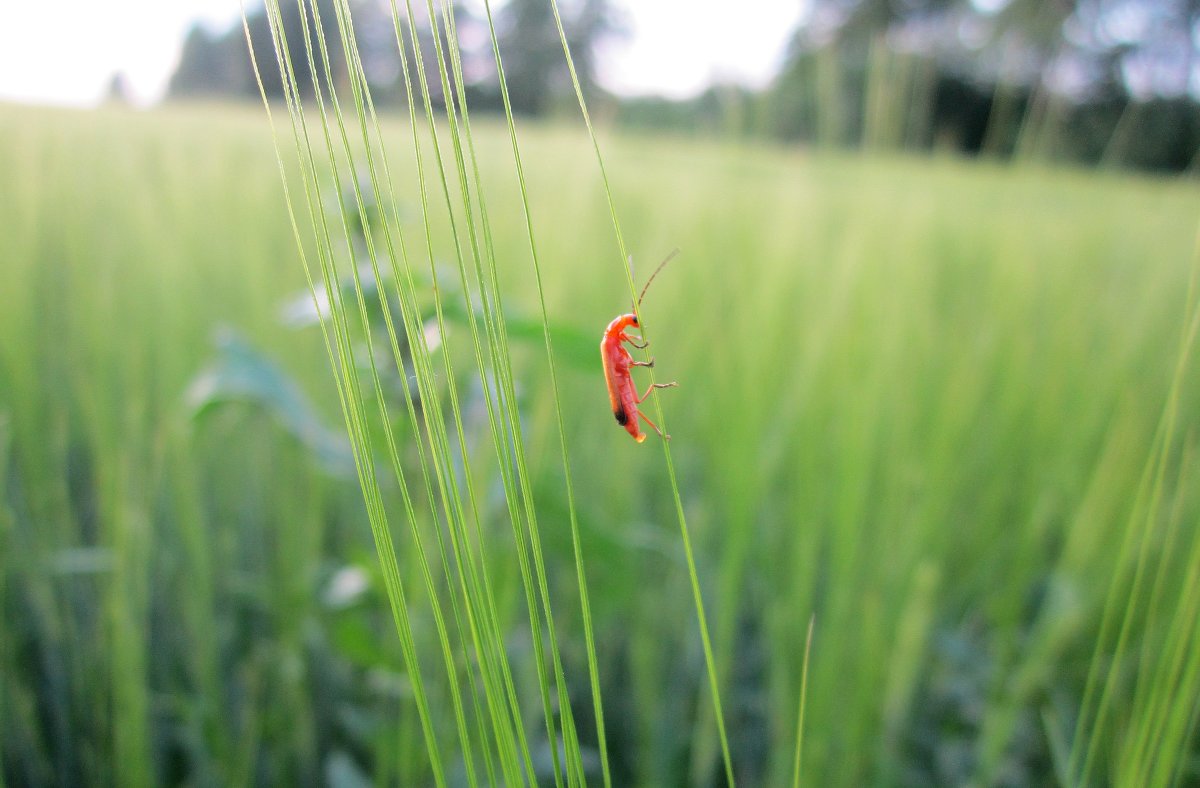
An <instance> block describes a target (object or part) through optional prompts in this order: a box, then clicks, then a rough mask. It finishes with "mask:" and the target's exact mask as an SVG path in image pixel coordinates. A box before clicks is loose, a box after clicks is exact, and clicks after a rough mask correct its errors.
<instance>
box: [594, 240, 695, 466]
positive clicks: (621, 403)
mask: <svg viewBox="0 0 1200 788" xmlns="http://www.w3.org/2000/svg"><path fill="white" fill-rule="evenodd" d="M678 251H679V250H678V249H676V250H675V251H673V252H671V254H669V255H667V259H665V260H663V261H662V262H661V263H659V265H658V268H656V269H654V273H653V274H651V275H650V278H649V279H648V280H647V281H646V286H645V287H643V288H642V294H641V295H640V296H638V300H637V305H638V306H641V305H642V298H643V297H645V295H646V290H648V289H649V288H650V283H651V282H653V281H654V277H656V276H658V272H659V271H661V270H662V269H663V266H665V265H666V264H667V263H669V262H670V261H671V258H673V257H674V256H675V255H676V254H677V253H678ZM631 326H632V327H633V328H640V327H641V324H640V323H639V322H638V316H637V315H636V314H634V313H630V314H627V315H620V316H618V317H617V318H616V319H614V320H613V321H612V322H611V323H609V324H608V328H606V329H604V337H603V338H602V339H601V340H600V357H601V359H602V360H603V361H604V380H605V382H606V383H607V384H608V401H609V404H610V405H612V412H613V416H615V417H616V419H617V424H620V425H621V426H622V427H624V428H625V429H626V430H627V431H628V432H629V434H630V435H632V436H633V439H634V440H636V441H637V442H638V443H641V442H642V441H644V440H646V435H645V433H643V432H642V430H641V428H640V426H639V424H638V419H641V420H642V421H644V422H646V423H647V424H649V425H650V426H651V428H653V429H654V431H655V432H657V433H658V434H659V435H660V436H662V438H663V439H664V440H670V439H671V436H670V435H666V434H664V433H663V431H662V430H660V429H659V428H658V427H657V426H656V425H655V424H654V422H652V421H650V419H648V418H646V414H645V413H642V412H641V411H639V410H638V405H639V404H641V402H642V401H644V400H645V399H646V397H648V396H650V392H651V391H653V390H654V389H665V388H671V387H673V386H678V385H679V384H678V383H676V382H674V381H672V382H670V383H651V384H650V387H649V388H647V389H646V393H645V394H643V395H642V396H640V397H639V396H637V389H635V388H634V387H633V376H632V375H631V374H630V370H631V369H632V368H633V367H652V366H654V359H650V360H649V361H634V360H633V356H631V355H629V351H628V350H626V349H625V346H624V344H623V343H625V342H628V343H629V344H631V345H633V346H634V347H636V348H639V349H641V348H644V347H646V345H647V344H649V343H646V342H643V343H641V344H639V343H638V340H639V339H641V337H631V336H629V335H628V334H626V333H625V329H627V328H629V327H631Z"/></svg>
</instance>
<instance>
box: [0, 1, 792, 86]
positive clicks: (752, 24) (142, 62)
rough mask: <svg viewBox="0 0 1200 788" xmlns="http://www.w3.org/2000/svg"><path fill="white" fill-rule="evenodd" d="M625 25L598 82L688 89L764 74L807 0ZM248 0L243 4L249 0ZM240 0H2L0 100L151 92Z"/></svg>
mask: <svg viewBox="0 0 1200 788" xmlns="http://www.w3.org/2000/svg"><path fill="white" fill-rule="evenodd" d="M615 3H616V4H617V5H618V6H619V7H620V8H621V9H622V10H623V12H624V14H625V19H626V20H627V21H628V23H629V28H630V36H629V37H628V38H627V39H626V40H625V41H624V42H622V43H619V44H614V45H612V46H611V47H609V48H608V49H606V50H605V58H604V61H603V62H602V64H601V68H602V71H601V73H600V75H599V76H600V80H601V82H602V83H603V84H604V85H605V86H606V87H608V88H609V89H611V90H615V91H617V92H620V93H624V94H644V93H660V94H665V95H670V96H673V97H677V98H678V97H685V96H689V95H692V94H695V93H697V92H699V91H700V90H702V89H703V88H704V87H705V86H706V85H708V84H709V83H710V82H712V81H713V80H714V79H716V80H722V81H738V82H743V83H747V84H752V85H762V84H763V83H764V82H765V81H766V80H767V79H769V78H770V76H771V75H772V73H773V72H774V70H775V68H776V67H777V66H778V63H779V60H780V58H781V56H782V54H783V48H784V46H785V45H786V43H787V40H788V37H789V36H790V34H791V32H792V30H793V29H794V27H795V25H796V23H797V21H798V20H799V19H800V15H801V12H802V10H803V8H804V7H805V6H806V5H807V0H741V2H740V3H738V4H737V13H730V9H731V8H732V6H731V5H730V3H729V2H728V0H615ZM248 5H250V4H249V3H248ZM239 15H240V7H239V5H238V0H0V100H8V101H21V102H32V103H47V104H69V105H80V106H87V105H91V104H96V103H97V102H99V101H100V100H101V99H102V98H103V96H104V94H105V91H106V90H107V87H108V83H109V80H110V79H111V78H112V75H113V74H114V73H116V72H118V71H120V72H123V73H124V74H125V75H126V77H127V78H128V79H129V83H130V87H131V89H132V93H133V97H134V99H135V100H137V101H138V102H140V103H143V104H149V103H152V102H154V101H156V100H158V99H159V98H160V97H161V96H162V93H163V90H164V89H165V87H166V83H167V80H168V79H169V78H170V75H171V72H172V71H173V70H174V67H175V64H176V62H177V60H178V57H179V48H180V45H181V43H182V41H183V37H184V35H185V33H186V32H187V29H188V27H189V26H190V25H191V24H192V23H193V22H194V21H197V20H200V21H203V22H204V23H206V24H209V25H212V26H213V27H214V28H216V29H223V28H227V27H228V26H230V25H232V24H234V23H235V22H236V21H237V20H238V18H239Z"/></svg>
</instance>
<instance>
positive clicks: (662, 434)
mask: <svg viewBox="0 0 1200 788" xmlns="http://www.w3.org/2000/svg"><path fill="white" fill-rule="evenodd" d="M647 393H649V392H647ZM638 415H639V416H641V417H642V421H644V422H646V423H647V424H649V425H650V427H651V429H653V430H654V431H655V432H657V433H658V434H659V436H660V437H661V438H662V439H663V440H665V441H669V440H671V436H670V435H667V434H666V433H664V432H663V431H662V430H660V429H659V428H658V425H657V424H655V423H654V422H652V421H650V419H648V418H646V414H645V413H642V412H641V411H640V410H639V411H638Z"/></svg>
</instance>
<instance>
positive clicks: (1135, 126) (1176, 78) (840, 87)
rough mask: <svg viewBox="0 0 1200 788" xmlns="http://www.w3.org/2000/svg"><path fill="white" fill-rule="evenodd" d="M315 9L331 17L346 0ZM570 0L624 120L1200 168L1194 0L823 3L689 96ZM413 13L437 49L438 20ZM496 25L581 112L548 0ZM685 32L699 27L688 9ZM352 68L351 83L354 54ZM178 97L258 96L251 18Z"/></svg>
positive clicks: (544, 103)
mask: <svg viewBox="0 0 1200 788" xmlns="http://www.w3.org/2000/svg"><path fill="white" fill-rule="evenodd" d="M316 7H317V8H318V9H319V11H320V12H321V13H322V14H323V16H325V17H328V19H329V20H330V21H331V22H332V18H333V11H332V0H321V2H318V3H316ZM353 7H354V10H355V19H356V29H357V31H358V36H359V41H360V46H361V47H362V53H363V58H364V61H365V67H366V69H367V72H368V79H369V81H370V83H371V89H372V92H373V94H374V96H375V97H376V99H377V101H379V102H380V103H381V104H384V105H386V104H387V103H389V102H391V103H393V104H397V105H398V104H399V103H400V102H402V101H403V89H404V86H403V85H402V84H400V83H401V81H402V79H401V76H400V71H401V70H400V65H399V56H398V54H397V51H396V46H395V40H394V34H393V32H392V25H391V16H390V14H391V8H390V4H389V2H388V1H387V0H356V2H355V3H353ZM560 7H561V8H562V11H563V15H564V26H565V28H566V30H567V34H568V40H569V42H570V43H571V45H572V51H573V52H574V54H575V58H576V67H577V69H578V72H579V75H580V78H581V81H582V83H583V87H584V90H585V95H586V96H587V98H588V100H589V103H590V104H591V105H592V108H593V111H594V112H597V113H598V114H601V115H607V116H609V117H610V118H611V119H612V120H613V121H614V122H615V123H617V124H618V125H622V126H627V127H633V128H647V129H662V130H672V131H676V132H700V133H704V134H708V135H722V136H725V135H735V136H739V137H751V138H756V139H762V140H779V141H785V142H804V143H809V144H817V145H822V146H837V147H864V148H871V149H891V150H929V149H947V150H956V151H960V152H962V153H967V154H972V155H986V156H992V157H997V158H1001V159H1009V158H1020V159H1040V160H1058V161H1070V162H1077V163H1081V164H1104V165H1110V166H1122V167H1131V168H1137V169H1148V170H1168V171H1181V170H1190V169H1193V168H1194V167H1195V166H1196V164H1197V162H1196V153H1197V151H1198V150H1200V106H1198V105H1197V103H1196V98H1197V96H1198V95H1200V56H1198V49H1200V4H1198V3H1196V2H1195V1H1194V0H1044V1H1043V0H813V1H812V2H811V3H809V4H808V7H807V12H806V13H805V15H804V16H803V18H802V20H801V22H800V24H799V26H798V27H797V29H796V31H795V33H794V34H793V36H792V39H791V43H790V45H789V46H788V49H787V52H786V54H785V57H784V60H783V63H782V64H781V66H780V69H779V72H778V74H777V75H776V77H775V78H774V80H772V81H771V82H770V84H768V85H766V86H765V87H763V88H762V89H758V90H755V89H750V88H747V87H744V86H742V85H739V84H734V83H730V84H714V85H711V86H710V87H709V88H708V89H706V90H705V91H703V92H702V93H700V94H699V95H697V96H695V97H694V98H690V99H687V100H670V99H665V98H655V97H622V96H618V95H613V94H608V93H605V92H604V91H603V89H602V88H600V87H599V86H598V85H597V81H596V78H595V76H596V63H597V58H598V57H602V55H603V50H604V47H605V46H606V44H608V43H610V42H611V41H612V40H613V39H614V38H619V37H621V36H622V35H624V34H626V33H627V32H628V30H627V27H626V24H625V21H624V20H623V18H622V16H621V14H620V11H619V9H617V8H616V7H614V5H613V4H612V3H611V2H610V0H570V1H569V2H563V3H561V4H560ZM730 13H737V12H736V11H735V10H733V9H732V8H731V10H730ZM455 15H456V20H457V25H458V29H459V30H460V31H461V34H460V40H461V42H464V43H462V47H463V60H464V72H465V77H466V89H467V93H468V100H469V101H470V103H471V106H472V107H473V108H475V109H477V110H478V111H492V112H500V111H501V110H502V107H501V104H500V96H499V93H498V91H497V89H496V87H495V85H496V76H495V67H494V64H493V63H492V58H491V51H490V43H489V40H488V35H487V29H486V22H485V20H483V19H482V18H481V15H480V12H479V11H478V9H477V7H476V6H475V5H467V4H458V5H456V6H455ZM411 23H412V24H416V25H417V27H418V29H419V30H420V34H421V35H422V37H423V39H424V40H425V44H424V46H425V47H426V48H428V50H429V53H430V56H431V57H432V48H433V42H432V35H433V34H432V32H430V27H429V25H428V24H427V20H421V19H416V20H415V21H412V22H411ZM405 24H406V25H407V24H410V21H409V20H407V17H405ZM497 24H498V30H497V33H498V35H499V37H500V43H501V51H502V54H503V55H504V58H505V70H506V76H507V81H508V85H509V89H510V92H511V95H512V101H513V107H514V109H515V110H516V111H517V112H518V113H523V114H526V115H553V114H559V115H562V114H566V115H570V114H571V113H572V112H573V111H574V108H575V103H574V96H573V94H572V91H571V84H570V79H569V76H568V74H567V70H566V66H565V63H564V62H563V60H562V56H561V48H560V44H559V39H558V35H557V32H556V30H555V28H554V19H553V16H552V14H551V12H550V9H549V5H548V4H547V3H544V2H541V0H509V1H508V2H506V3H504V4H502V5H500V6H499V10H498V19H497ZM299 25H300V20H299V16H298V13H297V11H296V8H295V6H294V5H292V4H285V6H284V27H285V29H287V32H288V35H289V38H291V39H292V40H295V41H300V40H303V39H302V34H301V33H300V30H299ZM250 26H251V35H252V38H253V40H254V41H255V51H256V52H257V53H258V57H259V60H260V62H271V60H272V59H273V57H274V55H273V52H272V49H271V45H270V37H269V33H268V32H267V26H266V17H265V15H264V14H262V13H261V12H257V13H252V14H251V16H250ZM678 34H679V36H681V37H685V36H687V35H688V20H687V19H686V18H680V20H679V32H678ZM335 55H336V53H335ZM664 57H669V53H664ZM334 68H335V71H337V69H338V68H339V66H338V65H337V64H335V66H334ZM340 69H341V70H340V72H338V73H341V74H342V76H343V77H344V74H345V71H344V63H343V64H341V65H340ZM301 72H302V73H300V74H299V77H300V80H301V83H302V85H301V87H302V88H305V84H304V83H305V81H306V80H308V84H307V89H308V90H311V80H310V79H309V77H308V76H307V75H306V74H305V73H303V69H301ZM267 77H268V84H267V86H266V87H267V91H268V93H269V94H270V95H273V96H281V95H282V92H281V91H282V87H281V85H280V83H279V80H278V74H274V75H273V76H272V75H271V74H270V73H268V75H267ZM434 88H435V93H436V92H437V91H438V90H440V88H439V87H438V86H436V85H435V86H434ZM169 96H170V97H171V98H177V99H184V98H194V97H199V96H208V97H216V96H221V97H235V96H240V97H242V98H247V99H256V98H257V96H258V91H257V87H256V85H255V83H254V80H253V78H252V74H251V71H250V61H249V58H248V56H247V52H246V44H245V40H244V37H243V34H242V31H241V29H240V28H235V29H233V30H230V31H228V32H225V33H220V32H212V31H210V30H208V29H207V28H204V27H201V26H197V27H195V28H194V29H193V30H192V32H191V34H190V35H189V36H188V38H187V41H186V43H185V46H184V50H183V56H182V59H181V62H180V64H179V67H178V69H177V70H176V72H175V74H174V76H173V77H172V79H171V83H170V90H169ZM439 100H444V99H441V98H440V97H439V96H436V95H435V96H434V101H435V104H436V103H437V102H438V101H439Z"/></svg>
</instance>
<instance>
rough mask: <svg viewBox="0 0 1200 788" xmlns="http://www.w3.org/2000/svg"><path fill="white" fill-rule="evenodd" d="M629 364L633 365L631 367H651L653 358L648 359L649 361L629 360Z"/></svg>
mask: <svg viewBox="0 0 1200 788" xmlns="http://www.w3.org/2000/svg"><path fill="white" fill-rule="evenodd" d="M630 366H633V367H652V366H654V359H650V360H649V361H632V362H630Z"/></svg>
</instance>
